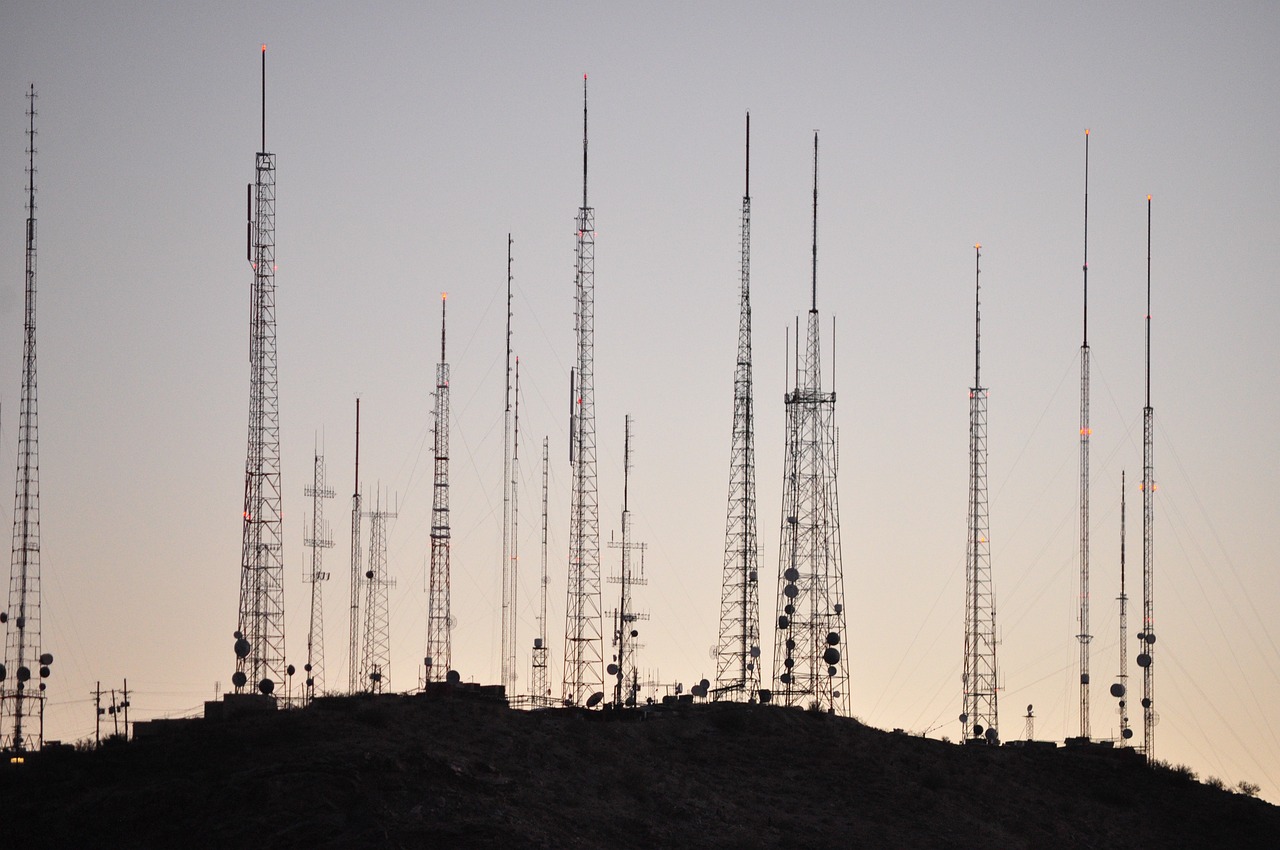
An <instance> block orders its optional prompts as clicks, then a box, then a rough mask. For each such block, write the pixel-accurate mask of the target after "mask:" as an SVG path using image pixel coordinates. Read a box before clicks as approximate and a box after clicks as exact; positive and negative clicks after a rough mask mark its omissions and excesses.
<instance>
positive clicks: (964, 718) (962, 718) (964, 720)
mask: <svg viewBox="0 0 1280 850" xmlns="http://www.w3.org/2000/svg"><path fill="white" fill-rule="evenodd" d="M960 722H961V723H968V722H969V715H967V714H965V713H964V712H963V711H962V712H960Z"/></svg>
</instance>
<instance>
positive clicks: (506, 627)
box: [501, 233, 518, 695]
mask: <svg viewBox="0 0 1280 850" xmlns="http://www.w3.org/2000/svg"><path fill="white" fill-rule="evenodd" d="M506 342H507V360H506V364H507V390H506V403H505V407H504V408H503V414H502V662H501V667H502V670H501V673H502V686H503V687H504V688H506V692H507V694H508V695H510V694H514V693H515V686H516V628H515V626H516V618H515V612H516V600H515V591H516V584H515V577H514V575H513V569H514V566H515V564H514V559H513V557H512V552H511V549H512V546H513V545H514V543H513V541H514V538H515V528H514V525H515V520H514V514H513V512H512V500H513V498H514V490H515V486H516V483H515V473H514V462H513V460H512V456H513V454H514V452H515V448H514V446H513V445H512V437H511V234H510V233H508V234H507V336H506ZM517 404H518V402H517Z"/></svg>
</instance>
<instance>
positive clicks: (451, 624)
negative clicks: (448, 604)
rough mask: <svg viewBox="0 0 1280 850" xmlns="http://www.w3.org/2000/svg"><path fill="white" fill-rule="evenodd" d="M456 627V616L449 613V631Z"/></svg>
mask: <svg viewBox="0 0 1280 850" xmlns="http://www.w3.org/2000/svg"><path fill="white" fill-rule="evenodd" d="M457 627H458V618H457V617H455V616H453V615H452V614H450V615H449V631H453V630H454V629H456V628H457Z"/></svg>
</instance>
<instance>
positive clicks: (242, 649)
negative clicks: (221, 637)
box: [236, 638, 253, 658]
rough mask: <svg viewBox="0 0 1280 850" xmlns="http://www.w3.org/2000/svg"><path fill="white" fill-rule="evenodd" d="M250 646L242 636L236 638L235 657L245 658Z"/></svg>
mask: <svg viewBox="0 0 1280 850" xmlns="http://www.w3.org/2000/svg"><path fill="white" fill-rule="evenodd" d="M252 648H253V647H251V646H249V641H247V640H245V639H244V638H236V658H247V657H248V656H249V650H250V649H252Z"/></svg>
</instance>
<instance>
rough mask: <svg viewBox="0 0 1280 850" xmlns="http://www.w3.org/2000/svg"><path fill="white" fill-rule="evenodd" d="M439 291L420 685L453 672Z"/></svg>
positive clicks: (445, 382)
mask: <svg viewBox="0 0 1280 850" xmlns="http://www.w3.org/2000/svg"><path fill="white" fill-rule="evenodd" d="M447 297H448V296H447V295H446V294H445V293H443V292H442V293H440V362H439V363H438V364H436V391H435V411H434V426H433V432H432V434H433V442H434V448H433V456H434V458H435V460H434V463H433V472H432V495H431V564H430V567H429V568H428V579H427V646H426V653H425V655H424V657H423V687H424V688H425V687H426V686H428V685H429V684H431V683H432V682H446V681H449V680H450V679H453V678H455V677H456V676H457V674H456V673H454V672H453V667H452V666H451V665H452V664H453V637H452V635H453V627H454V620H453V615H452V614H451V613H450V604H451V603H450V545H451V538H452V532H451V531H450V522H451V520H450V515H449V361H448V360H447V359H445V305H446V302H447Z"/></svg>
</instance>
